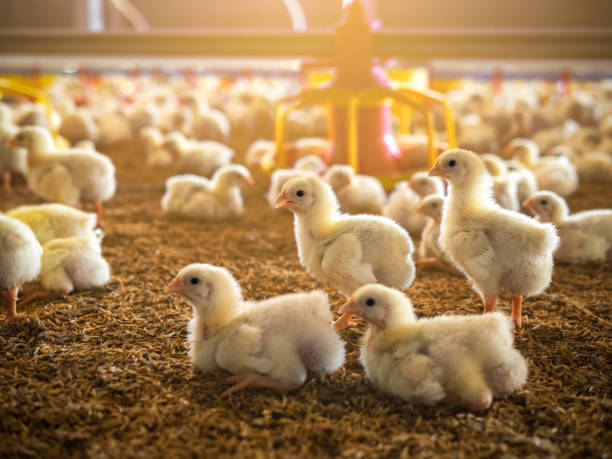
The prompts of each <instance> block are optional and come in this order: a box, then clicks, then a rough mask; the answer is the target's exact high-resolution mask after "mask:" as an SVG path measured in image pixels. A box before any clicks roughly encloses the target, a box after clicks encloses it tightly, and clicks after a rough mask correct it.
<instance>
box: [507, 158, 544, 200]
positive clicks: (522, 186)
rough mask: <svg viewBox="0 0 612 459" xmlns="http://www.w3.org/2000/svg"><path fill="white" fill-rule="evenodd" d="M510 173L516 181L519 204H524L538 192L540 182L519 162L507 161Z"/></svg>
mask: <svg viewBox="0 0 612 459" xmlns="http://www.w3.org/2000/svg"><path fill="white" fill-rule="evenodd" d="M506 165H507V166H508V173H509V174H510V175H513V176H514V177H515V179H516V192H517V195H518V200H519V203H521V202H524V201H525V199H527V198H528V197H529V196H531V195H532V194H534V193H535V192H536V191H538V181H537V180H536V177H535V175H534V174H533V172H531V170H530V169H528V168H527V167H525V166H523V165H522V164H521V163H520V162H519V161H516V160H513V159H511V160H509V161H506Z"/></svg>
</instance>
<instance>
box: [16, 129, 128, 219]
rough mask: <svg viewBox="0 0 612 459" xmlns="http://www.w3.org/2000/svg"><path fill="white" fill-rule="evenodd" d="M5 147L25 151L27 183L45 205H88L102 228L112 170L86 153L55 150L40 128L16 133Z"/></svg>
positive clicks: (110, 194)
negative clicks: (103, 207) (103, 206)
mask: <svg viewBox="0 0 612 459" xmlns="http://www.w3.org/2000/svg"><path fill="white" fill-rule="evenodd" d="M9 144H10V145H12V146H19V147H24V148H27V150H28V166H29V170H28V181H29V183H30V186H31V187H32V189H33V190H34V191H35V192H36V193H37V194H39V195H40V196H42V197H43V198H45V199H46V200H48V201H52V202H59V203H62V204H66V205H70V206H77V205H79V204H82V203H92V204H93V207H94V209H95V211H96V213H97V215H98V225H99V226H103V224H104V222H103V219H102V202H104V201H107V200H108V199H110V198H111V197H113V195H114V194H115V188H116V186H117V183H116V181H115V166H114V165H113V162H112V161H111V160H110V159H109V158H108V157H107V156H105V155H102V154H100V153H97V152H95V151H90V150H77V149H69V150H57V149H56V148H55V145H54V143H53V137H51V133H50V132H49V131H48V130H46V129H44V128H41V127H36V126H31V127H25V128H22V129H20V130H19V131H18V132H17V134H15V135H14V136H13V137H11V138H10V139H9Z"/></svg>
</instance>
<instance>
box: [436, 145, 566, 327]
mask: <svg viewBox="0 0 612 459" xmlns="http://www.w3.org/2000/svg"><path fill="white" fill-rule="evenodd" d="M429 174H430V175H436V176H441V177H444V178H446V179H447V180H448V181H449V182H450V191H449V196H448V198H447V200H446V202H445V203H444V210H443V213H442V223H441V226H440V246H441V247H442V249H443V250H444V251H445V252H446V253H448V254H449V256H450V258H451V259H452V260H453V261H454V263H455V264H456V265H457V267H459V268H460V269H461V270H462V271H463V272H464V273H465V275H466V276H467V277H468V279H469V280H470V281H471V282H472V285H473V287H474V289H475V290H476V291H477V292H478V293H479V294H480V295H481V296H482V297H483V300H484V312H492V311H494V310H495V306H496V304H497V298H498V296H499V294H500V292H501V290H505V291H506V293H507V294H508V295H509V296H510V298H512V319H513V320H514V322H515V323H516V325H517V326H518V327H520V326H521V304H522V300H523V297H528V296H532V295H537V294H539V293H541V292H542V291H544V289H545V288H546V287H547V286H548V284H549V283H550V279H551V275H552V267H553V257H552V254H553V252H554V251H555V249H556V248H557V246H558V245H559V237H558V236H557V234H556V230H555V227H554V226H553V225H551V224H549V223H545V224H543V223H538V222H536V221H534V220H533V219H531V218H529V217H527V216H525V215H523V214H519V213H518V212H512V211H509V210H506V209H502V208H501V207H500V206H499V205H498V204H497V203H496V202H495V201H494V200H493V196H492V188H493V182H492V180H491V176H490V175H489V174H488V173H487V172H486V168H485V165H484V164H483V162H482V160H481V159H480V158H479V157H478V156H477V155H475V154H474V153H472V152H471V151H467V150H460V149H453V150H448V151H446V152H444V153H442V155H440V156H439V157H438V159H437V160H436V163H435V165H434V167H433V168H432V169H431V171H429Z"/></svg>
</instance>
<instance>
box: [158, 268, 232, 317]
mask: <svg viewBox="0 0 612 459" xmlns="http://www.w3.org/2000/svg"><path fill="white" fill-rule="evenodd" d="M167 291H168V293H173V294H176V295H180V296H182V297H183V298H185V299H186V300H187V301H188V302H189V303H191V305H192V306H193V307H194V309H195V311H196V313H197V314H199V315H206V316H215V317H217V318H221V317H223V316H231V315H232V314H233V312H234V311H235V309H236V305H237V304H238V303H239V302H240V301H241V299H242V297H241V293H240V286H239V285H238V283H237V282H236V279H234V277H233V276H232V275H231V274H230V272H229V271H227V270H226V269H224V268H219V267H217V266H212V265H208V264H204V263H193V264H191V265H188V266H185V267H184V268H183V269H181V270H180V271H179V273H178V274H177V275H176V277H175V278H174V280H173V281H172V282H170V284H169V285H168V288H167Z"/></svg>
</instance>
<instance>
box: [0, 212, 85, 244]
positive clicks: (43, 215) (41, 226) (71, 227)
mask: <svg viewBox="0 0 612 459" xmlns="http://www.w3.org/2000/svg"><path fill="white" fill-rule="evenodd" d="M6 215H7V216H8V217H13V218H16V219H17V220H20V221H22V222H23V223H25V224H26V225H28V226H29V227H30V228H31V229H32V231H34V234H35V235H36V238H37V239H38V242H40V244H41V245H43V244H46V243H47V242H49V241H50V240H52V239H58V238H65V237H72V236H86V235H88V234H90V233H92V232H93V231H94V229H95V227H96V220H97V217H96V214H94V213H90V212H83V211H82V210H78V209H75V208H74V207H69V206H65V205H64V204H56V203H50V204H38V205H33V206H20V207H15V208H14V209H11V210H9V211H8V212H7V213H6Z"/></svg>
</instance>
